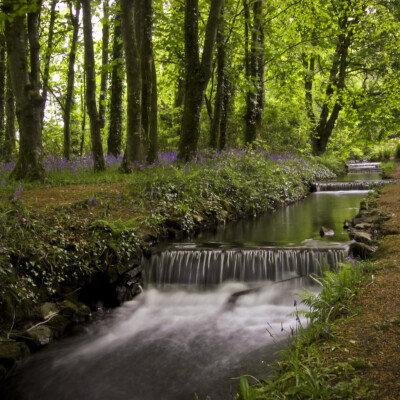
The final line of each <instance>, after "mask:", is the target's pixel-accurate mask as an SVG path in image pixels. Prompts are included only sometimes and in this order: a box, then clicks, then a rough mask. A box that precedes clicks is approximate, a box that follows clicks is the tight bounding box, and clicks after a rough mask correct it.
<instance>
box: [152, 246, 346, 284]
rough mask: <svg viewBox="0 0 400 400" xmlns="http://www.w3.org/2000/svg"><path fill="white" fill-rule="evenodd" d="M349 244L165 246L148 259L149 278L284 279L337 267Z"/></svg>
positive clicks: (195, 281) (206, 281) (201, 281)
mask: <svg viewBox="0 0 400 400" xmlns="http://www.w3.org/2000/svg"><path fill="white" fill-rule="evenodd" d="M346 254H347V249H346V248H344V247H343V248H323V247H321V248H315V249H309V248H287V249H283V248H270V249H231V250H215V249H208V250H204V249H202V250H165V251H162V252H160V253H157V254H155V255H153V256H152V257H151V259H150V260H149V261H148V262H147V263H146V264H147V265H146V266H145V270H147V282H148V283H149V284H155V285H157V286H163V285H165V284H185V285H199V286H211V285H218V284H221V283H223V282H226V281H238V282H259V281H264V280H271V281H282V280H285V279H288V278H291V277H302V276H307V275H310V274H312V273H314V274H319V273H320V272H321V268H324V266H326V265H329V266H330V267H331V268H336V266H337V265H338V263H339V262H340V261H343V259H344V258H345V256H346Z"/></svg>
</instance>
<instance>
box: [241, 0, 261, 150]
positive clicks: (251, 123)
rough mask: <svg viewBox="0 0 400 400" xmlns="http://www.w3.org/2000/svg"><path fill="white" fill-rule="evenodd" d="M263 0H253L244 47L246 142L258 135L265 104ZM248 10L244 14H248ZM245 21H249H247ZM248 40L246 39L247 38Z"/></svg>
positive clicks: (250, 141) (251, 140)
mask: <svg viewBox="0 0 400 400" xmlns="http://www.w3.org/2000/svg"><path fill="white" fill-rule="evenodd" d="M263 4H264V1H263V0H255V1H254V2H253V26H252V28H251V45H250V48H251V49H250V53H249V52H248V49H246V54H247V57H248V58H249V59H248V60H247V61H246V65H247V68H248V75H247V79H248V83H249V84H250V86H251V88H250V89H249V91H248V93H247V96H246V115H245V122H246V131H245V139H246V143H252V142H253V141H254V140H256V138H257V137H258V136H259V133H260V130H261V127H262V120H263V116H264V106H265V97H264V96H265V95H264V92H265V83H264V81H265V67H264V27H263V12H262V10H263ZM249 14H250V13H249V10H248V11H247V13H245V15H249ZM247 23H249V22H248V21H247ZM247 40H248V39H247Z"/></svg>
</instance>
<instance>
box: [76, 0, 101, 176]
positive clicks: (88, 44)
mask: <svg viewBox="0 0 400 400" xmlns="http://www.w3.org/2000/svg"><path fill="white" fill-rule="evenodd" d="M81 2H82V11H83V35H84V46H85V71H86V104H87V109H88V114H89V119H90V136H91V141H92V153H93V162H94V170H95V171H102V170H104V169H105V165H104V156H103V146H102V144H101V136H100V131H101V128H100V119H99V114H98V112H97V105H96V71H95V61H94V50H93V34H92V10H91V6H90V0H81Z"/></svg>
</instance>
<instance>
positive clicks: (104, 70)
mask: <svg viewBox="0 0 400 400" xmlns="http://www.w3.org/2000/svg"><path fill="white" fill-rule="evenodd" d="M109 12H110V6H109V2H108V0H103V40H102V46H101V80H100V95H99V118H100V125H101V128H104V125H105V123H106V98H107V81H108V53H109V43H108V42H109V38H110V21H109Z"/></svg>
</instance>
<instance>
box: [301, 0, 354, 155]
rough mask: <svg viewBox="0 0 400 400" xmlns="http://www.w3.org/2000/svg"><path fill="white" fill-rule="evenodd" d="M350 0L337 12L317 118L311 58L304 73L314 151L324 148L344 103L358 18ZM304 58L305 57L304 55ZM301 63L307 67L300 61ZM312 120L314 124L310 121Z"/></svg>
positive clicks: (344, 0) (340, 6)
mask: <svg viewBox="0 0 400 400" xmlns="http://www.w3.org/2000/svg"><path fill="white" fill-rule="evenodd" d="M353 3H355V2H354V1H352V0H342V1H340V2H339V6H338V9H337V13H338V34H337V41H336V49H335V52H334V55H333V59H332V65H331V68H330V72H329V77H328V83H327V85H326V89H325V98H324V100H323V103H322V107H321V110H320V114H319V118H318V120H317V118H316V117H315V116H314V115H313V111H312V109H311V107H310V104H309V102H310V101H312V96H311V90H312V82H311V81H310V79H311V78H312V74H311V73H312V72H313V68H314V66H313V59H312V57H311V58H310V61H309V66H308V71H307V69H306V74H305V87H306V108H307V113H308V115H309V118H310V125H311V127H312V131H311V142H312V150H313V153H314V154H322V153H324V152H325V150H326V146H327V144H328V140H329V138H330V137H331V135H332V131H333V129H334V127H335V124H336V121H337V119H338V117H339V113H340V111H341V110H342V107H343V91H344V88H345V81H346V75H347V66H348V59H347V58H348V54H349V48H350V45H351V42H352V37H353V34H354V30H353V27H354V26H356V25H357V24H358V22H359V17H358V16H357V13H354V12H353V11H354V10H356V9H357V8H358V7H357V5H356V4H353ZM303 60H304V59H303ZM303 63H304V66H305V67H307V65H306V64H305V62H304V61H303ZM313 124H314V125H313Z"/></svg>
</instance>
